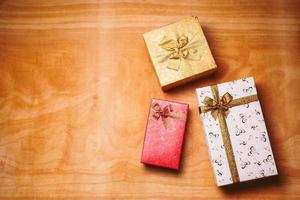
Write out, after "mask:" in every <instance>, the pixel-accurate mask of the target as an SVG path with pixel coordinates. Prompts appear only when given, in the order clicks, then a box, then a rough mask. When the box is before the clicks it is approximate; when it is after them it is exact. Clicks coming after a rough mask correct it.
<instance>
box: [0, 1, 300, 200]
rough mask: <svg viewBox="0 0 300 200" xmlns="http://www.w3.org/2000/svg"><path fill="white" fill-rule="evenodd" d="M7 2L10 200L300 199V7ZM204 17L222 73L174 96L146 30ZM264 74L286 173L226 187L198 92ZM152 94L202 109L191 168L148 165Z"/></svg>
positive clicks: (0, 147)
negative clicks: (143, 159)
mask: <svg viewBox="0 0 300 200" xmlns="http://www.w3.org/2000/svg"><path fill="white" fill-rule="evenodd" d="M174 2H175V1H162V0H160V1H140V2H138V1H124V2H123V1H84V0H82V1H75V0H69V1H62V0H49V1H39V0H36V1H33V0H31V1H28V0H20V1H13V0H10V1H3V0H1V1H0V74H1V78H0V199H6V198H17V197H24V198H28V199H34V198H38V197H41V198H53V197H54V198H65V199H77V198H78V199H93V198H98V199H146V198H147V199H172V200H173V199H242V198H243V199H244V198H248V199H255V198H256V199H289V200H291V199H299V198H300V157H299V155H300V143H299V142H300V135H299V130H298V129H299V122H300V117H299V110H300V93H299V92H300V57H299V50H300V2H299V1H297V0H295V1H260V0H258V1H243V2H238V1H228V3H226V4H225V2H226V1H221V0H220V1H206V2H205V1H199V2H198V1H181V2H178V3H176V4H175V3H174ZM190 15H197V16H198V17H199V20H200V22H201V23H202V25H203V28H204V32H205V34H206V37H207V39H208V42H209V45H210V47H211V50H212V53H213V55H214V57H215V60H216V62H217V65H218V67H219V68H218V71H217V72H216V73H215V74H214V75H212V76H209V77H208V78H205V79H202V80H198V81H194V82H192V83H190V84H187V85H185V86H182V87H179V88H176V89H174V90H171V91H170V92H167V93H164V92H162V91H161V89H160V86H159V83H158V80H157V78H156V76H155V73H154V70H153V68H152V65H151V62H150V60H149V56H148V52H147V50H146V47H145V44H144V41H143V38H142V33H144V32H146V31H149V30H152V29H154V28H156V27H159V26H162V25H165V24H168V23H170V22H173V21H176V20H179V19H181V18H183V17H186V16H190ZM250 75H251V76H254V77H255V78H256V82H257V85H258V92H259V97H260V99H261V103H262V107H263V111H264V115H265V119H266V122H267V127H268V130H269V133H270V139H271V142H272V147H273V150H274V155H275V158H276V161H277V165H278V169H279V173H280V176H278V177H274V178H270V179H266V180H261V181H254V182H249V183H246V184H240V185H238V186H235V187H229V188H225V189H220V188H217V187H216V186H215V183H214V178H213V174H212V170H211V166H210V163H209V157H208V152H207V149H206V144H205V141H204V137H203V133H202V129H201V126H200V123H199V115H198V110H197V103H196V97H195V95H194V90H195V88H197V87H201V86H206V85H210V84H214V83H218V82H222V81H229V80H234V79H238V78H241V77H245V76H250ZM151 97H156V98H165V99H170V100H177V101H182V102H186V103H189V104H190V107H191V109H190V111H191V113H190V119H189V124H188V129H187V134H186V142H185V147H184V151H183V160H182V165H181V171H180V172H178V173H176V172H172V171H169V170H163V169H159V168H153V167H145V166H143V165H142V164H140V155H141V150H142V144H143V138H144V130H145V123H146V118H147V112H148V109H149V103H150V99H151Z"/></svg>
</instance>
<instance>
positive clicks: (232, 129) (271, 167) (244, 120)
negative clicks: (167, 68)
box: [196, 77, 278, 186]
mask: <svg viewBox="0 0 300 200" xmlns="http://www.w3.org/2000/svg"><path fill="white" fill-rule="evenodd" d="M216 90H217V91H218V97H219V98H220V99H222V100H223V102H225V103H222V104H223V107H222V106H220V105H216V104H215V105H213V103H212V101H210V100H209V99H215V97H216V96H214V91H216ZM226 93H227V94H226ZM225 94H226V95H225ZM196 95H197V98H198V102H199V110H200V113H201V114H200V115H201V119H202V124H203V127H204V134H205V138H206V140H207V146H208V150H209V154H210V159H211V164H212V166H213V171H214V174H215V179H216V184H217V185H218V186H223V185H228V184H232V183H234V182H243V181H249V180H253V179H258V178H262V177H267V176H273V175H277V174H278V172H277V168H276V164H275V161H274V156H273V153H272V149H271V145H270V141H269V137H268V132H267V129H266V126H265V121H264V117H263V113H262V110H261V106H260V103H259V100H258V97H257V91H256V87H255V83H254V79H253V78H252V77H249V78H244V79H241V80H236V81H232V82H226V83H222V84H218V85H217V86H208V87H203V88H198V89H196ZM225 96H232V100H231V102H230V103H226V102H228V101H227V100H225V98H222V97H225ZM251 97H254V98H257V99H256V100H253V98H252V100H251ZM243 98H244V99H247V98H248V99H249V98H250V101H251V102H248V103H243V102H240V103H236V102H237V101H239V100H240V99H243ZM228 99H230V98H228ZM220 102H222V101H221V100H220ZM208 104H210V105H212V106H208ZM239 104H240V105H239ZM226 105H229V108H228V110H226ZM230 105H232V107H231V106H230ZM224 106H225V107H224ZM213 107H215V108H218V109H219V108H220V107H222V108H224V110H223V114H220V113H216V112H215V114H214V115H215V116H217V118H214V117H213V114H212V112H211V111H213V110H214V109H213ZM228 111H229V112H228ZM213 112H214V111H213ZM219 114H220V115H219ZM221 115H223V116H225V117H224V118H222V116H221ZM220 118H221V119H220ZM222 120H224V122H225V124H226V126H227V127H225V133H226V130H227V131H228V132H227V134H224V127H223V128H222V126H221V125H220V124H222V122H221V121H222ZM222 132H223V133H222ZM226 135H227V137H228V141H226ZM227 143H229V144H227ZM228 149H229V152H228ZM230 149H231V151H230ZM230 157H232V159H230ZM234 168H235V169H234ZM234 174H236V176H237V177H236V178H234V177H235V175H234Z"/></svg>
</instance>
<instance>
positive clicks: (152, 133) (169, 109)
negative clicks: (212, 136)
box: [141, 99, 189, 170]
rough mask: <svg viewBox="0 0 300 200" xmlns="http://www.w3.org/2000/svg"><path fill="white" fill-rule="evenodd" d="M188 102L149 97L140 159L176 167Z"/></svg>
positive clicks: (147, 162)
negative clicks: (149, 104)
mask: <svg viewBox="0 0 300 200" xmlns="http://www.w3.org/2000/svg"><path fill="white" fill-rule="evenodd" d="M188 108H189V106H188V104H184V103H178V102H173V101H166V100H160V99H152V101H151V106H150V111H149V116H148V122H147V127H146V133H145V139H144V146H143V152H142V158H141V162H142V163H144V164H149V165H154V166H159V167H165V168H169V169H176V170H177V169H179V166H180V159H181V152H182V147H183V141H184V135H185V128H186V121H187V116H188Z"/></svg>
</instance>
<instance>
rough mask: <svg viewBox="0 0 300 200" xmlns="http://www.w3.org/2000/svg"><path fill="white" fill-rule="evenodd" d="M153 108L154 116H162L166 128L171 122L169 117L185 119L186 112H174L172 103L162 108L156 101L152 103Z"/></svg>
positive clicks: (156, 117)
mask: <svg viewBox="0 0 300 200" xmlns="http://www.w3.org/2000/svg"><path fill="white" fill-rule="evenodd" d="M151 110H152V116H153V118H154V119H156V120H159V118H161V119H162V121H163V124H164V126H165V128H167V127H168V126H169V123H170V122H169V120H168V118H176V119H180V120H184V114H183V113H178V112H174V110H173V107H172V105H171V104H168V105H166V106H164V107H163V108H162V107H161V106H160V105H159V104H158V103H154V104H153V105H152V108H151Z"/></svg>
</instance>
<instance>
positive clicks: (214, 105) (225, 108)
mask: <svg viewBox="0 0 300 200" xmlns="http://www.w3.org/2000/svg"><path fill="white" fill-rule="evenodd" d="M211 91H212V94H213V98H210V97H207V96H206V97H205V98H204V101H203V104H204V106H200V107H199V110H200V113H210V114H211V115H212V117H213V118H214V119H215V120H217V119H218V121H219V126H220V130H221V134H222V138H223V143H224V148H225V152H226V156H227V159H228V164H229V168H230V173H231V177H232V181H233V182H234V183H235V182H239V175H238V171H237V167H236V162H235V159H234V155H233V149H232V145H231V141H230V136H229V132H228V127H227V123H226V118H227V116H228V114H229V112H230V108H232V107H234V106H239V105H244V104H248V103H251V102H254V101H258V97H257V95H251V96H246V97H242V98H238V99H233V97H232V96H231V95H230V94H229V93H228V92H227V93H225V94H224V95H223V96H222V97H221V98H220V96H219V90H218V87H217V86H216V85H213V86H211Z"/></svg>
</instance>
